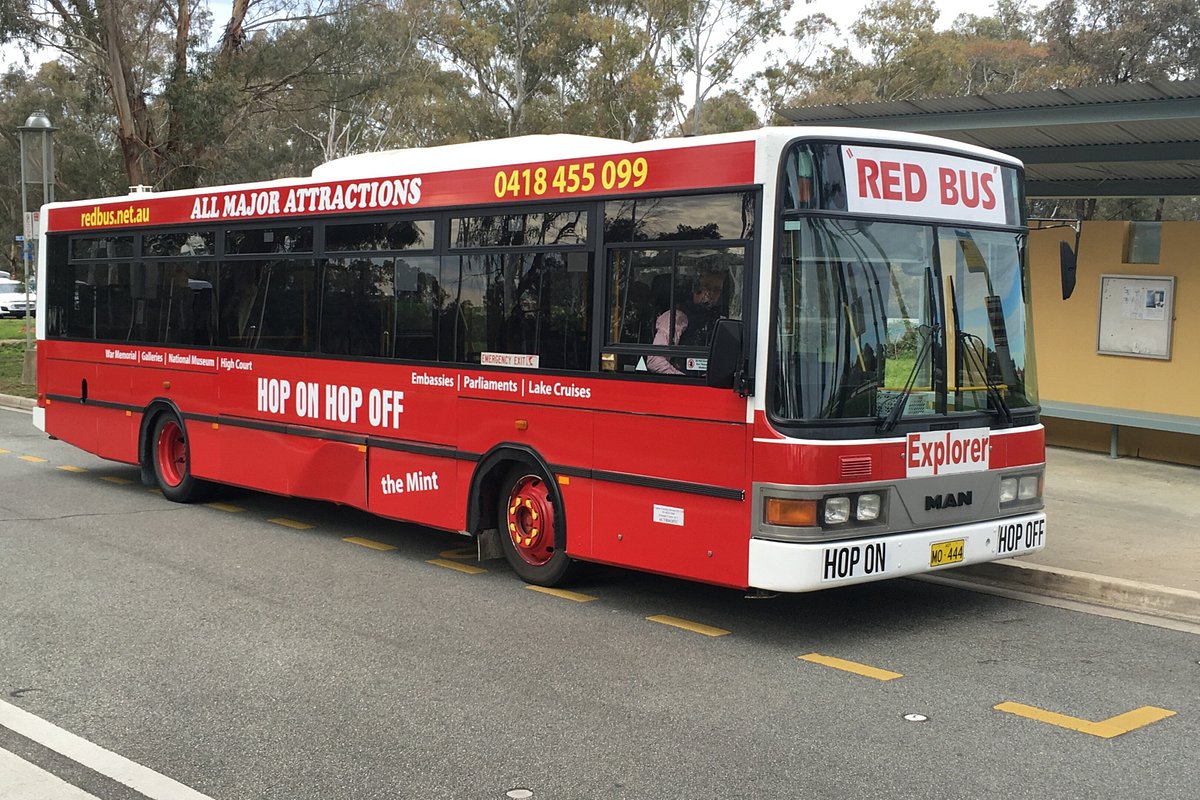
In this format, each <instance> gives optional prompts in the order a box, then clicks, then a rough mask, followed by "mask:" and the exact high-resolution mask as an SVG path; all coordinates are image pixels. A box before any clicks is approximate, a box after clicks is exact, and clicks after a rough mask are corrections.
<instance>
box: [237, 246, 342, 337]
mask: <svg viewBox="0 0 1200 800" xmlns="http://www.w3.org/2000/svg"><path fill="white" fill-rule="evenodd" d="M220 292H221V294H220V313H219V331H218V342H219V343H220V344H221V345H222V346H225V347H238V348H245V349H248V350H283V351H289V352H313V351H315V350H316V347H317V311H318V304H317V296H318V293H317V267H316V264H315V263H314V262H313V261H312V260H311V259H297V260H288V261H226V262H223V263H222V264H221V271H220Z"/></svg>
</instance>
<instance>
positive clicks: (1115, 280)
mask: <svg viewBox="0 0 1200 800" xmlns="http://www.w3.org/2000/svg"><path fill="white" fill-rule="evenodd" d="M1174 318H1175V278H1174V276H1167V277H1162V276H1157V275H1101V276H1100V326H1099V333H1098V335H1097V339H1096V352H1097V353H1102V354H1105V355H1112V356H1135V357H1138V358H1162V359H1169V358H1170V357H1171V329H1172V327H1173V322H1174Z"/></svg>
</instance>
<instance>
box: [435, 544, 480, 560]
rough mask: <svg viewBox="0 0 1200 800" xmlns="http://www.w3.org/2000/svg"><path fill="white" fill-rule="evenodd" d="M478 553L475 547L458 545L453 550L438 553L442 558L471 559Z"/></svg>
mask: <svg viewBox="0 0 1200 800" xmlns="http://www.w3.org/2000/svg"><path fill="white" fill-rule="evenodd" d="M478 555H479V553H477V552H476V551H475V548H474V547H456V548H454V549H453V550H443V551H442V552H440V553H438V556H440V557H441V558H453V559H463V558H466V559H471V558H475V557H476V556H478Z"/></svg>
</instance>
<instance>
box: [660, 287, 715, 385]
mask: <svg viewBox="0 0 1200 800" xmlns="http://www.w3.org/2000/svg"><path fill="white" fill-rule="evenodd" d="M728 280H729V275H728V273H725V272H720V271H709V272H702V273H700V274H699V275H697V276H696V278H695V279H694V281H693V283H692V296H691V300H690V302H689V301H687V300H685V301H684V302H682V303H679V304H677V305H676V306H675V311H674V318H672V313H671V310H670V309H668V310H666V311H664V312H663V313H661V314H659V316H658V319H657V320H656V321H655V327H654V342H653V343H654V344H657V345H682V346H685V347H704V346H705V345H707V344H708V340H709V337H710V336H711V335H712V330H713V328H714V326H715V325H716V323H717V320H718V319H720V318H721V317H722V316H723V315H724V313H725V310H724V308H723V306H724V304H725V299H726V295H727V294H728V293H727V292H726V284H727V282H728ZM646 368H647V369H649V370H650V371H651V372H658V373H662V374H664V375H685V374H687V373H685V372H684V371H683V370H681V369H679V368H678V367H677V366H676V365H675V364H672V363H671V361H670V359H667V358H664V357H662V356H650V357H649V358H647V359H646Z"/></svg>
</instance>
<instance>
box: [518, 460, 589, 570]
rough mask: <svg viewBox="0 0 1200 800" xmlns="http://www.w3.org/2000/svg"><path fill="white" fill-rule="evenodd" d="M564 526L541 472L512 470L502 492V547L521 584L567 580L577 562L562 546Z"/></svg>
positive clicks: (521, 469) (560, 512)
mask: <svg viewBox="0 0 1200 800" xmlns="http://www.w3.org/2000/svg"><path fill="white" fill-rule="evenodd" d="M562 525H563V515H562V509H561V508H560V507H559V504H558V501H557V499H556V494H555V492H554V489H553V487H552V486H551V484H549V482H548V481H547V479H546V478H545V476H544V475H542V474H541V471H540V470H538V469H535V468H532V467H528V466H523V465H522V466H519V467H516V468H515V469H513V470H511V471H510V472H509V473H508V477H507V478H506V479H505V481H504V486H503V488H502V491H501V492H500V543H501V547H502V548H503V549H504V557H505V558H506V559H507V560H508V563H509V565H510V566H511V567H512V568H513V572H515V573H517V575H519V576H520V577H521V579H522V580H524V581H526V582H528V583H533V584H537V585H539V586H557V585H559V584H560V583H563V582H564V581H565V580H566V579H567V577H568V575H569V574H570V573H571V571H572V569H571V568H572V566H573V565H574V563H575V562H574V560H573V559H571V558H570V557H569V556H568V555H567V551H566V549H565V548H564V547H561V546H560V542H559V539H560V538H561V537H560V534H561V532H562Z"/></svg>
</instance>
